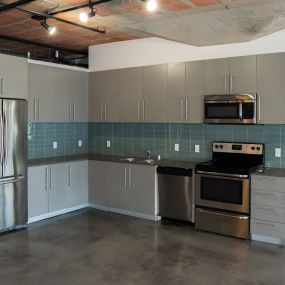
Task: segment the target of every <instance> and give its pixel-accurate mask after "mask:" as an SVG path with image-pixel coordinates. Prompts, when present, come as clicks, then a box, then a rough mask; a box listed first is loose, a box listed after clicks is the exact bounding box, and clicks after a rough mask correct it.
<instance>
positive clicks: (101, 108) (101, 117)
mask: <svg viewBox="0 0 285 285" xmlns="http://www.w3.org/2000/svg"><path fill="white" fill-rule="evenodd" d="M100 111H101V113H100V119H101V121H103V100H101V102H100Z"/></svg>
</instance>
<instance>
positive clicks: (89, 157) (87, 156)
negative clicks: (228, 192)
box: [28, 153, 199, 169]
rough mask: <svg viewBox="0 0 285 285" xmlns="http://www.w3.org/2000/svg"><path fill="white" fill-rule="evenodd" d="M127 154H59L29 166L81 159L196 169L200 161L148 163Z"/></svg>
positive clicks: (34, 160)
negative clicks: (129, 160)
mask: <svg viewBox="0 0 285 285" xmlns="http://www.w3.org/2000/svg"><path fill="white" fill-rule="evenodd" d="M123 158H126V156H112V155H97V154H88V153H87V154H78V155H69V156H59V157H51V158H40V159H31V160H28V167H33V166H41V165H50V164H57V163H64V162H72V161H81V160H91V161H92V160H95V161H106V162H115V163H124V164H135V165H145V166H154V167H157V166H165V167H178V168H179V167H180V168H187V169H194V168H195V166H196V164H197V163H199V162H192V161H180V160H157V161H155V163H152V164H148V163H144V162H141V161H133V162H128V161H122V159H123ZM137 159H138V160H140V159H141V160H143V159H145V158H137Z"/></svg>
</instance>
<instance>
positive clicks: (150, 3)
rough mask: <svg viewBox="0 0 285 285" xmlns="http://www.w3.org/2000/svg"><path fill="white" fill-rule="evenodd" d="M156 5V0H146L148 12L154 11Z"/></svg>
mask: <svg viewBox="0 0 285 285" xmlns="http://www.w3.org/2000/svg"><path fill="white" fill-rule="evenodd" d="M157 7H158V4H157V1H156V0H148V1H147V2H146V8H147V10H148V11H150V12H154V11H155V10H156V9H157Z"/></svg>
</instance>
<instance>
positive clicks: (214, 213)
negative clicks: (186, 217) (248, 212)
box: [196, 208, 249, 220]
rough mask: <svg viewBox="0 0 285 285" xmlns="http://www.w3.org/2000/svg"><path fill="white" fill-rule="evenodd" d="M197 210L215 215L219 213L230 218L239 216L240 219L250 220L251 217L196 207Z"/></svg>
mask: <svg viewBox="0 0 285 285" xmlns="http://www.w3.org/2000/svg"><path fill="white" fill-rule="evenodd" d="M196 210H197V211H198V212H200V213H206V214H208V213H210V214H213V215H217V216H223V217H229V218H237V219H239V220H248V219H249V217H248V216H237V215H235V214H228V213H225V212H214V211H208V210H203V209H200V208H196Z"/></svg>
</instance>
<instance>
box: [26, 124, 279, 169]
mask: <svg viewBox="0 0 285 285" xmlns="http://www.w3.org/2000/svg"><path fill="white" fill-rule="evenodd" d="M78 140H82V142H83V145H82V147H78ZM107 140H110V141H111V147H110V148H108V147H107V143H106V142H107ZM215 140H220V141H230V142H233V141H235V142H260V143H265V150H266V155H265V159H266V165H267V166H272V167H282V168H285V125H257V126H242V125H207V124H162V123H156V124H149V123H148V124H146V123H133V124H132V123H29V125H28V142H29V144H28V153H29V159H36V158H45V157H56V156H64V155H72V154H81V153H87V152H89V153H96V154H104V155H108V154H110V155H123V156H145V155H146V150H150V151H151V153H152V154H153V155H158V154H160V155H161V157H162V158H166V159H177V160H191V161H203V160H207V159H210V157H211V143H212V141H215ZM54 141H56V142H57V144H58V148H57V149H53V147H52V146H53V142H54ZM176 143H178V144H179V148H180V149H179V152H176V151H174V144H176ZM195 145H200V152H199V153H195ZM276 147H281V149H282V157H281V158H276V157H275V156H274V150H275V148H276Z"/></svg>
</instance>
